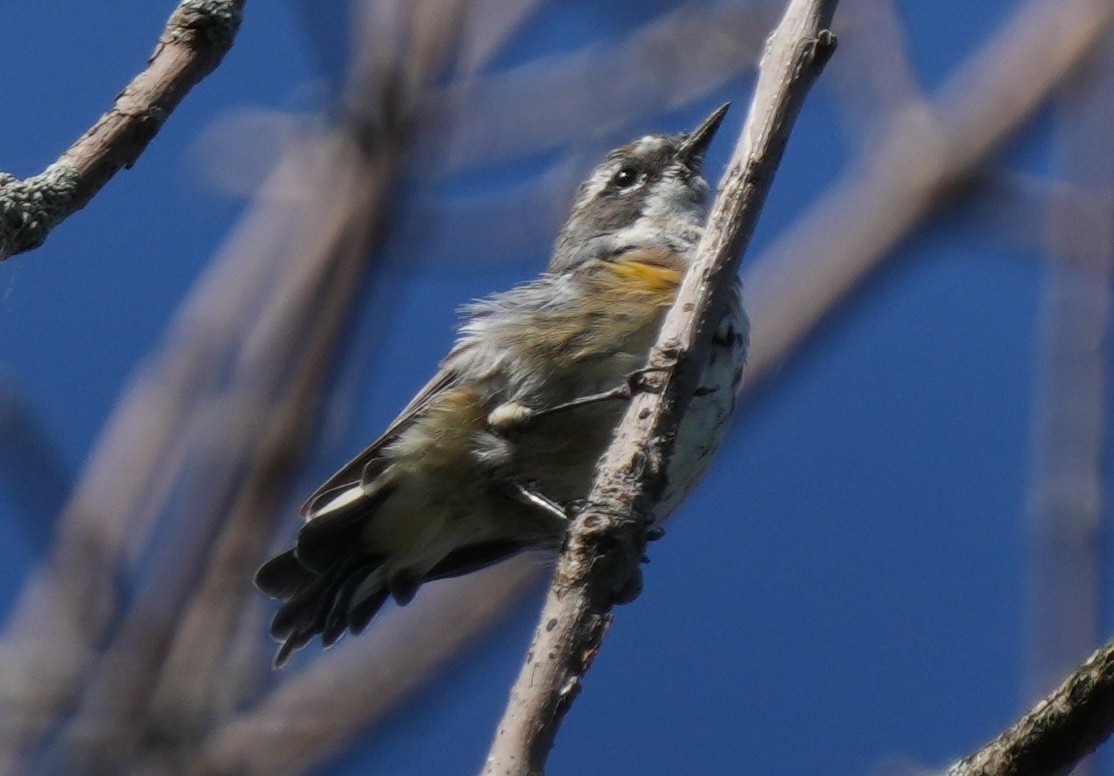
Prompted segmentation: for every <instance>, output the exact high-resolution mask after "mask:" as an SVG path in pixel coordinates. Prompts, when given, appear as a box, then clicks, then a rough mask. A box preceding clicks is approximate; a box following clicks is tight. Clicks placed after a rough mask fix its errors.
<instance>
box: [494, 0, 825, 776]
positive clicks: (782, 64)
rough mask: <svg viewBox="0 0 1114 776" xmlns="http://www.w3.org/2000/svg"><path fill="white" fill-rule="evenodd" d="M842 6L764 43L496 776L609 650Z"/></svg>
mask: <svg viewBox="0 0 1114 776" xmlns="http://www.w3.org/2000/svg"><path fill="white" fill-rule="evenodd" d="M835 5H836V3H835V0H793V1H792V2H791V3H790V4H789V7H788V9H787V10H786V12H785V16H784V17H783V19H782V21H781V23H780V24H779V25H778V27H777V28H776V29H775V30H774V32H773V34H772V35H771V36H770V38H769V40H767V42H766V50H765V54H764V56H763V58H762V64H761V66H760V68H759V76H758V83H757V85H756V87H755V95H754V99H753V101H752V103H751V109H750V113H749V114H748V116H747V121H746V125H745V126H744V127H743V133H742V136H741V138H740V140H739V143H738V145H737V147H736V149H735V154H734V156H733V157H732V160H731V163H730V164H729V165H728V170H727V173H726V174H725V175H724V178H723V182H722V183H721V186H720V194H719V196H718V197H717V198H716V202H715V204H714V205H713V207H712V213H711V215H710V216H709V219H708V226H707V229H706V232H705V234H704V238H703V239H702V240H701V243H700V246H699V248H698V249H697V255H696V258H695V260H694V262H693V265H692V267H691V268H690V270H689V272H688V273H687V274H686V276H685V279H684V282H683V284H682V286H681V289H680V291H679V293H678V295H677V300H676V302H675V303H674V305H673V307H672V308H671V309H670V311H669V313H668V315H667V316H666V319H665V322H664V323H663V325H662V331H661V333H660V334H659V335H658V341H657V344H655V346H654V348H653V350H652V351H651V353H650V358H649V361H648V363H649V364H650V365H652V366H653V367H654V371H653V372H652V373H651V374H652V375H654V376H656V377H658V380H657V381H656V382H657V385H656V386H655V388H657V390H651V391H647V392H643V393H640V394H638V395H637V396H635V397H634V398H633V399H632V400H631V402H630V406H629V407H628V408H627V412H626V414H625V416H624V418H623V421H622V423H621V424H620V426H619V428H618V429H617V430H616V433H615V437H614V439H613V441H612V443H611V446H610V447H609V448H608V450H607V452H606V453H605V454H604V456H603V458H602V459H601V461H600V464H599V468H598V473H597V479H596V482H595V484H594V485H593V488H592V492H591V493H590V494H589V496H588V500H587V506H586V507H585V509H584V510H583V512H582V513H581V515H580V516H579V518H578V519H577V520H576V522H575V523H574V525H573V526H572V527H571V529H570V532H569V536H568V539H567V541H566V547H565V549H564V551H563V552H562V553H561V557H560V559H559V561H558V566H557V570H556V574H555V576H554V580H553V583H552V585H551V587H550V591H549V595H548V598H547V601H546V604H545V607H544V609H543V611H542V616H541V622H540V624H539V626H538V629H537V631H536V632H535V634H534V639H533V642H532V644H531V646H530V650H529V651H528V652H527V657H526V662H525V664H524V665H523V667H522V670H521V672H520V673H519V676H518V679H517V681H516V682H515V685H514V687H513V688H512V690H511V696H510V700H509V703H508V705H507V709H506V711H505V713H504V716H503V719H502V721H501V722H500V724H499V728H498V732H497V733H496V736H495V741H494V742H493V744H492V748H491V751H490V752H489V754H488V759H487V762H486V765H485V768H484V774H487V775H488V776H495V774H499V776H511V775H512V774H515V775H520V776H527V775H528V774H540V773H542V771H543V768H544V764H545V759H546V756H547V755H548V752H549V749H550V748H551V747H552V744H553V740H554V738H555V736H556V733H557V728H558V726H559V725H560V722H561V720H562V719H563V717H564V715H565V713H566V712H567V711H568V709H569V706H570V705H571V703H572V701H573V699H574V698H575V696H576V694H577V692H578V690H579V687H580V682H581V680H582V679H583V676H584V674H585V672H586V671H587V669H588V666H589V665H590V664H591V661H592V658H593V657H594V656H595V654H596V652H597V651H598V650H599V648H600V645H601V642H602V639H603V634H604V632H605V631H606V630H607V626H608V624H609V623H610V611H611V608H612V606H613V605H615V604H616V603H619V602H621V599H623V598H624V597H625V592H626V591H628V590H630V589H637V585H638V580H639V570H638V566H639V561H640V559H641V557H642V553H643V550H644V549H645V544H646V530H647V527H648V526H647V524H646V521H645V519H644V516H645V515H647V514H649V513H650V511H651V510H650V507H651V505H652V504H653V501H654V498H655V495H656V494H658V493H660V492H661V488H662V487H663V485H664V478H665V472H666V470H667V466H666V462H667V461H668V459H669V456H670V455H671V453H672V450H671V447H672V439H673V437H674V436H675V434H676V430H677V427H678V424H679V422H680V419H681V416H682V414H683V412H684V410H685V407H686V405H687V400H688V397H690V396H691V395H692V391H693V389H694V388H695V387H696V382H697V379H698V371H699V365H700V364H702V363H703V362H704V355H705V353H706V351H707V348H708V347H709V344H710V339H711V336H712V333H713V331H714V329H715V326H714V322H715V321H716V320H717V319H718V317H719V315H720V314H721V311H722V309H723V303H724V301H725V295H726V293H727V289H728V288H729V286H730V281H731V279H732V278H734V276H735V274H736V272H737V270H738V266H739V262H740V260H741V254H742V248H743V247H744V246H745V244H746V243H747V242H748V241H749V238H750V236H751V233H752V232H753V229H754V225H755V223H756V222H757V220H758V214H759V211H760V210H761V207H762V204H763V202H764V201H765V198H766V194H767V192H768V190H769V187H770V183H771V182H772V179H773V174H774V172H775V170H776V169H777V165H778V162H779V161H780V159H781V154H782V151H783V150H784V148H785V144H786V142H787V140H788V137H789V130H790V128H791V126H792V124H793V121H794V119H795V118H796V115H797V113H798V111H799V110H800V107H801V105H802V104H803V102H804V98H805V95H806V94H807V93H808V90H809V87H810V86H811V85H812V83H813V82H814V80H815V79H816V77H817V76H818V75H819V74H820V71H821V69H822V68H823V66H824V64H825V63H826V62H827V60H828V58H829V56H830V55H831V53H832V51H833V50H834V47H835V38H834V36H833V35H832V34H831V32H830V31H828V29H827V27H828V25H829V23H830V21H831V17H832V14H833V12H834V10H835ZM659 368H660V370H661V371H658V369H659ZM721 389H722V390H727V386H722V387H721Z"/></svg>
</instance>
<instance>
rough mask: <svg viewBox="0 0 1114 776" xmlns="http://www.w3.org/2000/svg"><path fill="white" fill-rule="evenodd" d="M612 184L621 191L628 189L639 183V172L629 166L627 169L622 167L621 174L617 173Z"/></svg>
mask: <svg viewBox="0 0 1114 776" xmlns="http://www.w3.org/2000/svg"><path fill="white" fill-rule="evenodd" d="M611 182H612V183H614V184H615V186H616V187H618V188H620V189H628V188H630V187H631V186H633V185H634V184H635V183H637V182H638V170H637V169H635V168H634V167H631V166H630V165H629V164H628V165H626V166H625V167H620V168H619V172H617V173H615V177H614V178H612V179H611Z"/></svg>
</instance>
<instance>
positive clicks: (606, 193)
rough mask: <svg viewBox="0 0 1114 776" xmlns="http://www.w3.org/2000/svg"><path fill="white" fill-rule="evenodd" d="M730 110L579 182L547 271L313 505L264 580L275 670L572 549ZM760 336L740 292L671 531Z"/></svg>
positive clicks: (504, 295)
mask: <svg viewBox="0 0 1114 776" xmlns="http://www.w3.org/2000/svg"><path fill="white" fill-rule="evenodd" d="M728 106H729V104H727V103H725V104H724V105H721V106H720V107H718V108H717V109H716V110H714V111H713V112H712V113H711V114H710V115H709V116H708V117H707V118H705V119H704V120H703V121H702V122H701V123H700V124H699V125H698V126H697V127H696V128H694V129H692V130H691V131H688V132H682V133H679V134H672V135H671V134H650V135H646V136H644V137H641V138H639V139H637V140H634V141H633V142H631V143H629V144H627V145H624V146H621V147H619V148H617V149H615V150H613V151H611V152H610V153H609V154H607V156H606V157H605V158H604V159H603V161H602V162H600V163H599V164H598V165H597V166H596V167H595V168H594V169H592V170H591V172H590V173H589V174H588V176H587V177H586V179H585V180H584V181H583V183H581V185H580V186H579V188H578V189H577V191H576V195H575V198H574V202H573V205H572V209H571V212H570V214H569V217H568V219H567V220H566V221H565V223H564V225H563V226H562V227H561V229H560V230H559V232H558V234H557V237H556V240H555V242H554V246H553V250H552V253H551V256H550V260H549V263H548V265H547V267H546V269H545V271H544V272H543V273H542V274H541V275H539V276H538V277H536V278H535V279H533V280H530V281H528V282H525V283H522V284H520V285H518V286H515V287H513V288H511V289H510V290H508V291H504V292H500V293H495V294H492V295H490V296H487V297H485V298H482V299H480V300H478V301H475V302H473V303H471V304H470V305H468V306H466V307H465V308H463V310H462V313H463V322H462V324H461V326H460V329H459V332H458V337H457V339H456V341H455V344H454V345H453V346H452V348H451V349H450V351H449V353H448V355H447V356H445V358H444V359H443V360H442V361H441V363H440V368H439V370H438V371H437V373H436V374H435V375H434V377H433V378H432V379H431V380H430V381H429V382H428V383H427V384H426V385H425V387H424V388H422V389H421V390H420V391H419V392H418V393H417V395H416V396H415V397H414V398H413V399H412V400H411V401H410V403H409V404H408V405H407V406H406V407H405V408H404V409H403V410H402V412H401V413H400V414H399V415H398V417H397V418H396V419H395V420H394V421H393V422H392V423H391V424H390V425H389V426H388V427H387V429H386V431H384V432H383V433H382V434H381V435H380V436H379V438H378V439H376V440H375V441H374V442H372V444H371V445H370V446H369V447H367V448H366V449H365V450H363V452H361V453H359V454H358V455H357V456H356V457H355V458H353V459H352V460H351V461H350V462H349V463H347V464H346V465H345V466H344V467H343V468H341V469H340V471H338V472H337V473H336V474H334V475H333V476H332V477H330V478H329V479H328V480H327V481H326V482H325V483H324V484H323V485H321V487H320V488H318V489H317V490H316V491H315V492H314V493H313V494H312V495H311V496H310V497H309V499H308V500H307V501H306V503H305V505H304V506H303V507H302V516H303V517H304V519H305V521H304V523H303V524H302V525H301V527H300V529H299V530H298V532H297V536H296V538H295V539H294V542H293V544H292V546H291V547H289V548H288V549H286V550H285V551H283V552H281V553H279V554H278V555H276V556H275V557H273V558H271V559H270V560H268V561H267V562H266V563H264V564H263V565H262V566H261V567H260V568H259V569H258V571H257V572H256V574H255V584H256V586H257V587H258V588H259V589H260V590H261V591H262V592H263V593H265V594H267V595H269V596H271V597H273V598H277V599H280V600H282V601H283V603H282V605H281V606H280V608H279V609H278V610H277V612H276V613H275V615H274V617H273V619H272V622H271V626H270V634H271V636H272V637H273V638H274V639H275V640H276V641H278V642H280V646H279V648H278V651H277V654H276V656H275V661H274V662H275V667H276V668H279V667H282V666H283V665H284V664H285V663H286V662H287V660H288V659H289V657H290V655H291V654H292V653H293V652H294V651H295V650H297V649H300V648H302V647H304V646H305V645H306V644H308V643H309V642H310V641H312V639H313V638H314V637H315V636H317V635H318V634H320V636H321V642H322V645H323V646H325V647H328V646H331V645H332V644H333V643H335V642H336V641H337V640H338V639H339V638H340V637H341V636H342V635H344V634H345V633H346V632H352V633H360V632H361V631H363V630H364V629H365V628H366V627H367V626H368V624H369V623H370V621H371V620H372V618H373V617H374V616H375V614H376V613H377V612H378V611H379V610H380V609H381V607H382V606H383V605H384V604H385V603H386V602H387V601H388V599H393V600H394V601H395V602H396V603H397V604H398V605H405V604H407V603H408V602H409V601H410V600H411V599H412V598H413V597H414V595H415V593H416V592H417V591H418V588H419V587H420V586H421V585H422V584H423V583H426V582H430V581H432V580H437V579H444V578H447V577H455V576H459V575H462V574H466V573H469V572H471V571H475V570H478V569H480V568H483V567H486V566H488V565H491V564H493V563H496V562H498V561H501V560H503V559H505V558H508V557H510V556H512V555H515V554H517V553H521V552H525V551H532V550H541V551H547V552H549V553H556V552H557V551H558V550H559V549H560V547H561V544H562V540H563V538H564V536H565V534H566V531H567V528H568V525H569V523H570V518H571V516H573V515H574V514H575V510H576V505H577V504H582V503H583V499H584V498H585V497H586V496H587V495H588V491H589V489H590V488H591V485H592V481H593V479H594V474H595V468H596V464H597V462H598V460H599V458H600V456H601V455H602V453H603V452H604V449H605V448H606V446H607V444H608V442H609V441H610V439H611V436H612V433H613V432H614V430H615V428H616V426H617V425H618V423H619V421H620V419H621V417H622V413H623V410H624V407H625V403H624V401H623V398H625V397H629V396H630V395H631V392H632V390H637V383H638V379H637V378H638V376H639V375H640V374H641V372H640V370H643V369H644V368H645V362H646V360H647V356H648V354H649V350H650V348H651V346H652V345H653V343H654V341H655V339H656V337H657V334H658V331H659V329H660V327H661V322H662V320H663V318H664V316H665V313H666V311H667V310H668V308H669V307H670V305H671V304H672V303H673V301H674V299H675V297H676V293H677V290H678V288H679V286H680V283H681V279H682V277H683V275H684V272H685V269H686V267H687V266H688V264H689V263H690V261H691V260H692V258H693V256H694V254H695V252H696V248H697V244H698V243H699V242H700V238H701V235H702V234H703V230H704V223H705V221H706V219H707V215H708V210H709V206H710V190H709V186H708V183H707V182H706V180H705V178H704V177H703V173H702V166H703V160H704V155H705V152H706V151H707V149H708V146H709V144H710V142H711V140H712V137H713V136H714V135H715V133H716V130H717V129H718V128H719V126H720V124H721V122H722V120H723V117H724V114H725V113H726V112H727V109H728ZM748 342H749V322H748V319H747V316H746V313H745V311H744V308H743V305H742V298H741V287H740V284H739V282H738V280H737V279H735V281H734V283H733V287H732V291H731V294H730V295H729V299H728V302H727V304H726V306H725V310H724V312H723V314H722V316H721V319H720V320H719V322H718V324H717V328H716V331H715V336H714V337H713V340H712V346H711V348H710V350H709V353H708V356H707V361H706V363H705V364H704V365H703V370H702V377H701V386H702V387H701V388H700V389H698V390H697V391H696V393H695V394H694V397H693V399H692V401H691V404H690V407H689V410H688V412H687V413H686V415H685V417H684V419H683V421H682V424H681V426H680V428H679V430H678V434H677V439H676V441H675V445H674V455H673V457H672V459H671V461H670V464H669V468H668V469H667V473H666V474H667V485H666V487H665V490H664V492H663V493H662V494H661V497H660V500H659V501H658V502H657V503H656V505H655V506H654V508H653V514H652V515H651V518H652V520H653V524H654V525H660V521H661V520H662V519H664V517H665V515H667V514H668V513H669V511H671V510H672V508H673V507H674V506H675V505H676V504H677V503H678V502H679V501H680V499H681V498H682V497H683V496H684V495H685V494H686V493H687V491H688V490H690V489H691V487H692V486H693V485H694V484H695V482H696V480H697V479H699V477H700V476H701V475H702V473H703V471H704V469H705V468H706V467H707V465H708V463H709V461H710V459H711V456H712V454H713V453H714V452H715V450H716V448H717V446H718V444H719V441H720V439H721V437H722V435H723V433H724V430H725V428H726V426H727V425H728V419H729V417H730V415H731V411H732V409H733V406H734V401H735V398H734V397H735V393H736V388H737V386H738V384H739V382H740V380H741V375H742V369H743V365H744V362H745V359H746V351H747V346H748ZM707 386H726V387H721V388H719V389H714V388H709V387H707Z"/></svg>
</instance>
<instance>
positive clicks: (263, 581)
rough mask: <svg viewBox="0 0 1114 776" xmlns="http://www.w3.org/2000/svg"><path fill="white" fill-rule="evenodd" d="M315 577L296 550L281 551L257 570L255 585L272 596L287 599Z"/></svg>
mask: <svg viewBox="0 0 1114 776" xmlns="http://www.w3.org/2000/svg"><path fill="white" fill-rule="evenodd" d="M312 579H313V572H312V571H310V570H309V569H307V568H306V567H305V566H303V565H302V564H301V563H299V562H298V558H297V556H296V555H294V550H293V549H289V550H287V551H286V552H283V553H280V554H278V555H276V556H275V557H273V558H271V559H270V560H269V561H267V562H266V563H264V564H263V565H262V566H260V567H259V570H258V571H256V572H255V586H256V587H258V588H259V589H260V590H262V591H263V592H264V593H266V594H267V595H269V596H271V598H281V599H282V600H284V601H285V600H287V599H288V598H291V597H293V596H294V594H295V593H297V592H298V591H299V590H301V589H302V588H303V587H305V586H306V585H307V584H309V582H310V581H311V580H312Z"/></svg>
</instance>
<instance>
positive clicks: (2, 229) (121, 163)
mask: <svg viewBox="0 0 1114 776" xmlns="http://www.w3.org/2000/svg"><path fill="white" fill-rule="evenodd" d="M243 8H244V0H182V2H181V3H180V4H179V5H178V7H177V8H176V9H175V11H174V13H173V14H171V16H170V19H169V20H168V21H167V23H166V27H165V28H164V29H163V32H162V35H160V36H159V42H158V44H157V45H156V46H155V51H154V53H153V54H152V55H151V58H150V59H149V60H148V62H147V68H146V69H145V70H144V71H143V72H141V73H140V74H139V75H137V76H136V77H135V78H133V79H132V81H131V83H129V84H128V85H127V86H125V87H124V90H123V91H122V92H120V94H119V95H118V96H117V97H116V102H115V104H114V105H113V106H112V109H111V110H109V111H108V113H106V114H104V115H103V116H101V117H100V119H99V120H98V121H97V123H96V124H94V125H93V126H92V127H91V128H90V129H89V130H88V131H87V132H86V133H85V134H84V135H82V136H81V137H80V138H78V139H77V141H76V142H75V143H74V144H73V145H72V146H70V147H69V149H68V150H67V151H66V152H65V153H63V154H62V156H61V157H59V159H58V161H56V162H54V163H53V164H51V165H50V166H49V167H47V168H46V170H44V171H43V172H41V173H39V174H38V175H33V176H31V177H30V178H26V179H24V180H20V179H19V178H17V177H15V176H14V175H11V174H10V173H0V261H2V260H4V259H6V258H8V257H9V256H14V255H15V254H17V253H22V252H24V251H29V250H31V249H33V248H37V247H39V246H40V245H42V243H43V241H44V240H46V236H47V234H49V233H50V230H51V229H53V228H54V227H55V226H57V225H58V224H59V223H61V222H62V221H63V220H65V219H66V218H67V217H69V216H70V215H72V214H73V213H75V212H77V211H78V210H80V209H81V208H83V207H85V205H87V204H88V203H89V200H91V199H92V198H93V196H94V195H95V194H96V193H97V192H98V191H100V190H101V188H102V187H103V186H104V185H105V184H106V183H108V181H109V179H110V178H111V177H112V176H113V175H115V174H116V173H117V172H119V171H120V170H121V169H122V168H125V167H131V166H132V165H133V164H135V162H136V160H137V159H138V158H139V155H140V154H141V153H143V149H145V148H146V147H147V144H148V143H150V142H151V140H152V138H154V136H155V135H156V134H157V133H158V131H159V129H160V128H161V127H162V125H163V122H165V121H166V119H167V117H168V116H169V115H170V114H171V112H173V110H174V109H175V108H176V107H178V103H180V102H181V101H182V98H184V97H185V96H186V94H187V93H188V92H189V90H190V89H192V88H193V87H194V86H196V85H197V84H198V83H199V82H200V81H201V79H203V78H204V77H205V76H207V75H209V73H211V72H213V70H215V69H216V67H217V65H219V64H220V62H221V60H222V59H223V58H224V55H225V54H226V53H227V52H228V50H229V49H230V48H231V47H232V41H233V39H235V37H236V32H237V30H238V29H239V27H240V19H241V17H242V15H243Z"/></svg>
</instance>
